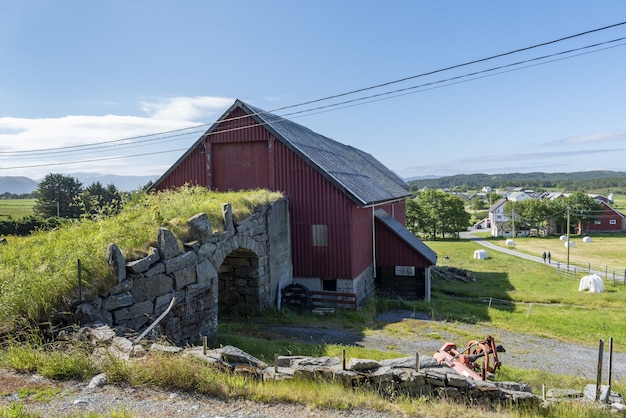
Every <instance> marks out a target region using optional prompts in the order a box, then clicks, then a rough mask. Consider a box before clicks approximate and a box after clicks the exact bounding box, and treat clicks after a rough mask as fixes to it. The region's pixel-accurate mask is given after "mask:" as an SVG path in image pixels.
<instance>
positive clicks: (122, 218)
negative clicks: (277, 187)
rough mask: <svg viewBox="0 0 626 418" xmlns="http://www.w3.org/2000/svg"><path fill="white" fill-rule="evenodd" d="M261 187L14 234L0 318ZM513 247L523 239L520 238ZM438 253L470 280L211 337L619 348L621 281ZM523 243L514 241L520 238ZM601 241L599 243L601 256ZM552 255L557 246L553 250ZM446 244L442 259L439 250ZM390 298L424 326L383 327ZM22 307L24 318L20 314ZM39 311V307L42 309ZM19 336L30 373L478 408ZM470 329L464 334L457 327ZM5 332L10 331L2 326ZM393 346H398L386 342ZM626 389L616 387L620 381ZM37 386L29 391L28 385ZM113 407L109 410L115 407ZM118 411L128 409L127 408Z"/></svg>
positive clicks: (625, 312)
mask: <svg viewBox="0 0 626 418" xmlns="http://www.w3.org/2000/svg"><path fill="white" fill-rule="evenodd" d="M279 197H280V196H279V195H276V194H271V193H269V192H264V191H251V192H248V193H230V194H212V193H210V192H206V191H204V190H202V189H197V188H185V189H183V190H181V191H179V192H178V193H161V194H157V195H154V196H144V197H142V198H141V199H137V200H136V201H133V202H130V204H129V205H128V206H127V207H126V209H125V210H124V211H123V212H122V213H121V214H120V215H119V216H117V217H114V218H110V219H101V220H96V221H92V220H84V221H80V222H77V223H75V224H73V225H71V226H68V227H63V228H60V229H59V230H56V231H51V232H47V233H38V234H35V235H33V236H31V237H27V238H19V239H18V238H13V237H9V245H7V246H3V247H0V256H1V257H2V258H3V261H4V262H3V263H2V265H0V324H2V325H3V326H4V327H5V331H6V330H9V329H13V328H15V327H16V326H18V325H20V324H24V323H27V324H33V323H36V322H37V321H40V320H41V319H42V312H43V313H45V314H47V315H51V313H53V312H54V311H55V310H56V309H59V307H60V306H62V305H63V303H64V302H65V301H66V299H67V298H68V297H71V295H72V292H74V291H75V287H76V260H77V259H81V262H82V264H83V266H84V267H85V271H84V273H83V279H84V280H85V284H86V285H88V286H90V287H91V288H92V289H97V288H98V287H99V286H106V281H107V279H108V278H109V277H110V272H109V270H108V269H109V267H108V265H106V263H105V262H104V254H105V251H106V246H107V245H108V243H109V242H115V243H117V244H118V246H119V247H120V248H121V249H122V251H123V253H124V255H125V257H126V258H127V259H133V258H134V257H141V256H142V255H143V254H144V253H145V250H146V249H147V247H148V245H150V244H151V243H153V241H154V239H155V238H156V231H157V229H158V227H159V226H166V227H168V228H170V229H171V230H172V231H173V232H174V233H175V234H176V235H177V236H178V237H179V238H180V239H181V240H184V239H185V234H186V220H187V219H188V218H189V217H191V216H193V215H194V214H196V213H199V212H205V213H208V214H209V217H210V219H211V222H212V224H213V227H214V229H219V228H220V226H221V205H222V203H223V202H230V203H232V204H233V207H234V215H235V218H239V219H240V218H243V217H245V216H246V215H247V214H248V213H250V211H251V209H252V208H253V207H255V206H256V205H258V204H261V203H264V202H267V201H271V200H273V199H277V198H279ZM612 239H613V240H620V239H623V237H619V236H618V237H615V236H613V237H598V238H595V236H594V241H595V242H594V243H593V244H596V243H598V244H600V245H599V247H605V248H608V247H610V246H613V245H614V246H617V245H621V244H620V242H619V241H612ZM517 242H518V244H517V246H520V245H522V242H521V241H520V239H518V240H517ZM528 242H529V248H532V246H533V245H539V244H541V247H540V248H539V247H536V248H535V249H534V250H532V251H534V252H535V253H537V248H539V249H540V250H541V252H542V251H543V248H547V247H546V246H547V245H548V243H551V242H554V243H555V244H559V242H558V241H557V240H556V239H546V238H541V239H539V241H537V242H536V243H534V244H533V243H532V241H530V239H529V241H528ZM428 245H429V246H431V247H432V248H433V249H434V250H435V251H436V252H437V253H438V254H439V261H440V263H445V264H446V265H448V266H451V267H459V268H463V269H467V270H470V271H471V272H473V276H474V278H475V281H473V280H470V281H469V282H468V283H465V282H462V281H460V280H452V281H449V282H446V281H443V280H441V279H434V280H433V286H432V292H433V299H432V301H431V302H429V303H425V302H412V301H402V300H399V301H390V300H386V299H381V298H377V299H375V300H374V301H372V303H371V304H369V305H368V306H367V307H366V308H364V309H361V310H359V311H358V312H348V311H340V312H338V314H337V315H335V316H333V317H331V318H319V317H312V316H308V315H296V314H294V313H290V312H287V311H282V312H267V313H265V314H264V315H259V316H255V317H254V318H234V319H233V320H232V321H229V322H226V321H222V322H221V323H220V326H219V331H218V337H217V338H218V339H217V340H216V343H217V344H231V345H235V346H237V347H239V348H241V349H243V350H244V351H246V352H249V353H250V354H252V355H254V356H256V357H258V358H260V359H262V360H264V361H266V362H267V363H270V364H271V363H273V356H274V354H275V353H279V354H299V355H315V356H321V355H328V356H338V357H340V356H341V352H342V350H343V349H347V356H348V357H358V358H372V359H383V358H390V357H397V356H400V355H403V354H400V353H397V352H393V351H386V352H379V351H374V350H366V349H363V348H359V347H347V348H346V347H341V346H337V345H319V344H305V343H297V342H294V341H285V340H278V339H275V338H272V335H269V332H268V331H267V325H269V324H285V323H288V324H301V325H310V324H311V323H315V324H316V326H320V327H329V328H330V327H333V328H337V329H348V330H353V331H357V332H360V333H363V334H368V333H376V332H381V333H388V334H390V335H394V336H398V337H402V338H416V336H426V337H428V338H433V339H441V340H442V341H444V340H445V339H446V338H447V337H446V336H447V334H449V333H450V332H452V331H453V332H454V333H456V334H457V335H464V336H467V339H470V338H472V339H473V338H476V336H475V335H471V331H467V330H465V331H463V330H462V327H459V326H457V325H459V324H464V323H470V324H485V325H488V326H491V327H493V328H502V329H508V330H513V331H517V332H526V333H530V334H535V335H543V336H548V337H552V338H557V339H560V340H563V341H571V342H576V343H582V344H588V345H590V346H591V345H593V346H595V345H596V343H597V341H598V339H601V338H602V339H607V337H609V336H612V337H614V341H615V349H616V350H618V351H623V350H625V349H626V345H625V341H626V329H624V328H626V327H624V326H623V325H624V323H626V298H625V296H626V293H625V292H626V287H624V286H615V287H613V286H612V285H611V284H610V283H608V284H607V292H606V293H603V294H587V293H580V292H578V291H577V282H576V281H573V280H567V279H559V278H558V277H557V276H556V274H555V272H554V269H552V268H550V267H548V266H545V265H543V263H535V262H529V261H526V260H522V259H519V258H517V257H514V256H510V255H507V254H502V253H498V252H495V251H489V255H490V258H489V259H487V260H475V259H473V258H472V255H473V252H474V250H476V249H479V248H482V247H480V246H479V245H478V244H476V243H474V242H470V241H464V240H460V241H435V242H428ZM518 249H519V248H518ZM601 253H602V251H600V252H599V253H598V255H601ZM553 254H554V257H555V259H558V257H560V256H559V254H558V252H556V251H555V252H553ZM444 255H447V256H448V259H447V260H445V261H444ZM392 308H403V309H411V310H414V311H420V312H427V313H428V314H429V315H430V316H431V317H432V318H433V319H439V320H442V321H443V322H432V323H428V325H427V326H426V325H424V323H423V322H419V321H403V322H401V323H394V324H388V325H385V326H382V325H377V324H375V323H374V321H373V318H374V317H375V315H376V314H377V313H378V312H382V311H384V310H387V309H392ZM22 318H24V319H22ZM43 319H45V315H44V318H43ZM27 331H29V332H32V335H30V336H29V335H26V336H24V335H21V336H20V337H21V338H27V341H26V343H24V341H23V340H20V341H18V340H17V339H15V340H11V341H5V342H4V345H3V346H2V348H1V349H0V365H2V366H3V367H11V368H13V369H16V370H20V371H24V372H29V373H31V372H37V373H39V374H42V375H44V376H47V377H50V378H54V379H74V378H76V379H83V380H84V379H88V378H90V377H91V376H93V375H95V374H97V373H100V372H106V373H107V375H108V376H109V378H110V379H111V380H112V381H116V382H126V383H130V384H132V385H150V386H156V387H161V388H171V389H179V390H189V391H193V392H197V393H202V394H207V395H211V396H216V397H220V398H223V399H233V398H245V399H251V400H256V401H263V402H288V403H295V404H302V405H308V406H309V407H311V408H331V409H334V410H337V409H338V410H348V409H351V408H355V407H362V408H369V409H373V410H380V411H387V412H393V413H397V412H399V413H404V414H406V415H419V416H461V417H463V416H475V413H476V410H473V409H471V408H465V406H464V405H458V404H454V403H451V402H450V403H447V402H441V401H438V402H435V401H432V400H424V399H407V398H403V397H401V396H395V395H394V396H393V397H390V396H388V395H389V394H386V395H385V396H383V395H381V394H378V393H376V392H370V391H364V390H355V389H352V388H346V387H343V386H341V385H337V384H333V383H322V382H307V381H292V382H272V383H270V384H261V383H259V382H253V381H250V380H247V379H245V378H243V377H241V376H233V375H230V374H228V373H220V372H216V371H215V370H213V369H209V368H207V367H205V366H204V365H201V364H200V363H197V362H195V361H191V360H189V359H184V360H183V359H180V358H179V357H175V356H168V355H165V354H161V355H156V354H150V355H149V356H148V359H147V360H146V361H144V362H142V363H135V362H127V361H110V362H105V363H97V364H94V363H93V362H92V360H91V359H90V350H91V348H88V347H80V346H77V347H68V346H64V345H62V342H56V344H58V345H60V346H61V347H63V349H62V350H52V349H48V348H49V346H48V345H46V343H45V341H44V340H43V339H39V337H37V335H38V334H37V331H36V330H35V329H33V328H31V329H27ZM463 332H465V333H466V334H463ZM6 335H8V334H5V336H6ZM388 349H393V347H388ZM499 376H500V377H499V378H501V379H506V380H517V381H523V382H527V383H530V384H531V385H533V387H534V388H535V390H536V388H537V387H540V385H541V384H547V385H548V386H550V385H552V386H553V387H563V385H568V386H571V387H580V385H582V384H584V382H582V381H579V380H576V379H574V378H570V377H563V376H554V375H548V374H543V373H541V372H538V371H524V370H517V369H513V368H507V367H504V368H503V370H502V373H501V374H500V375H499ZM620 389H623V388H620ZM30 396H32V395H30ZM480 413H481V415H485V416H511V417H513V416H515V417H525V416H528V417H530V416H556V417H559V416H563V417H566V416H573V415H580V416H611V414H610V413H609V412H602V411H595V410H590V409H584V407H581V406H572V405H570V406H563V405H560V406H555V407H553V408H550V409H549V410H534V409H531V410H526V409H524V408H504V407H497V408H496V410H486V409H485V410H483V409H481V410H480ZM110 415H111V416H113V414H112V413H111V414H110ZM3 416H30V415H28V412H27V411H24V410H22V409H20V406H19V405H16V406H10V407H5V408H0V417H3ZM119 416H127V415H126V413H124V414H122V415H119Z"/></svg>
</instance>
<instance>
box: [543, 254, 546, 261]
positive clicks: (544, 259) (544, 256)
mask: <svg viewBox="0 0 626 418" xmlns="http://www.w3.org/2000/svg"><path fill="white" fill-rule="evenodd" d="M543 262H544V263H545V262H546V252H545V251H544V252H543Z"/></svg>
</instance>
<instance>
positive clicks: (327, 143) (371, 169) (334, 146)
mask: <svg viewBox="0 0 626 418" xmlns="http://www.w3.org/2000/svg"><path fill="white" fill-rule="evenodd" d="M235 106H240V107H241V108H242V109H243V110H245V111H246V112H247V113H248V114H251V115H252V116H253V117H254V118H255V119H256V120H257V121H258V122H259V123H261V124H263V125H264V126H265V127H266V128H267V129H268V130H269V131H270V132H272V134H273V135H274V136H275V137H276V138H277V139H279V140H280V141H282V142H283V143H284V144H285V145H286V146H287V147H288V148H290V149H291V150H292V151H294V152H295V153H296V154H298V155H299V156H300V157H301V158H303V159H304V160H306V161H307V162H308V163H309V164H310V165H312V166H313V167H314V168H315V169H316V170H317V171H318V172H319V173H320V174H322V175H323V176H324V177H326V178H327V179H328V180H329V181H331V182H332V183H333V184H335V186H336V187H338V188H339V189H341V190H343V192H344V193H346V194H347V195H348V196H350V198H351V199H352V200H354V201H355V202H356V203H357V204H359V205H361V206H367V205H371V204H377V203H382V202H388V201H392V200H397V199H402V198H405V197H407V196H409V195H410V193H409V192H408V186H407V184H406V183H405V182H404V180H402V179H401V178H400V177H399V176H398V175H396V174H395V173H393V172H392V171H391V170H389V169H388V168H387V167H385V166H384V165H383V164H382V163H381V162H379V161H378V160H376V159H375V158H374V157H373V156H372V155H370V154H368V153H366V152H364V151H361V150H359V149H357V148H354V147H351V146H348V145H344V144H341V143H339V142H337V141H334V140H332V139H330V138H327V137H325V136H323V135H320V134H318V133H316V132H313V131H312V130H310V129H309V128H307V127H305V126H302V125H299V124H297V123H295V122H292V121H291V120H289V119H285V118H283V117H281V116H277V115H275V114H273V113H268V112H265V111H263V110H261V109H259V108H256V107H254V106H250V105H248V104H246V103H244V102H241V101H239V100H238V101H237V102H236V103H235ZM231 110H232V109H231Z"/></svg>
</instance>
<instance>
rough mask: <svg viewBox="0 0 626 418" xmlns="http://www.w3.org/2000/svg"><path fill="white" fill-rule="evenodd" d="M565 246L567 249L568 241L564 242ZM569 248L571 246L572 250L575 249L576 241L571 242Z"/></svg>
mask: <svg viewBox="0 0 626 418" xmlns="http://www.w3.org/2000/svg"><path fill="white" fill-rule="evenodd" d="M563 245H564V246H565V248H567V241H566V242H564V243H563ZM569 246H570V248H573V247H575V246H576V245H575V244H574V241H570V242H569Z"/></svg>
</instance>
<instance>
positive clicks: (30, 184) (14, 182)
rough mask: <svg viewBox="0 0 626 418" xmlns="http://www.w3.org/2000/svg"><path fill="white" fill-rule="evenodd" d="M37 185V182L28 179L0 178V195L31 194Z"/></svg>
mask: <svg viewBox="0 0 626 418" xmlns="http://www.w3.org/2000/svg"><path fill="white" fill-rule="evenodd" d="M38 185H39V182H37V181H35V180H32V179H29V178H28V177H13V176H0V194H2V193H13V194H24V193H32V192H33V191H34V190H35V189H36V188H37V186H38Z"/></svg>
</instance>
